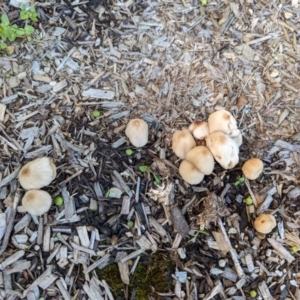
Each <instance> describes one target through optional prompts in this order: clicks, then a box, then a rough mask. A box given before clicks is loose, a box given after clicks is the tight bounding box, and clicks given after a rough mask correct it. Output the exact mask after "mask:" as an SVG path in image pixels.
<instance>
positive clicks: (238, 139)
mask: <svg viewBox="0 0 300 300" xmlns="http://www.w3.org/2000/svg"><path fill="white" fill-rule="evenodd" d="M231 138H232V139H233V140H234V141H235V143H236V144H237V145H238V147H240V146H241V145H242V143H243V135H242V133H241V132H240V131H239V134H238V135H237V136H231Z"/></svg>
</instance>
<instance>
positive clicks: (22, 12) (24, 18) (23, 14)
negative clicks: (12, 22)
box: [20, 11, 28, 20]
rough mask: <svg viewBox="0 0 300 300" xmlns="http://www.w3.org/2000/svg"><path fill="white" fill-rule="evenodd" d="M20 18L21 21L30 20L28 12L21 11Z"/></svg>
mask: <svg viewBox="0 0 300 300" xmlns="http://www.w3.org/2000/svg"><path fill="white" fill-rule="evenodd" d="M20 18H21V20H27V19H28V14H27V12H26V11H21V13H20Z"/></svg>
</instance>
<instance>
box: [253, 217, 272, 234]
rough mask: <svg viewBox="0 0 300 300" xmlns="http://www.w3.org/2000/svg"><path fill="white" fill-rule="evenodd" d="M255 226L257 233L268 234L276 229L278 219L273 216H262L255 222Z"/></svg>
mask: <svg viewBox="0 0 300 300" xmlns="http://www.w3.org/2000/svg"><path fill="white" fill-rule="evenodd" d="M253 226H254V228H255V230H256V231H258V232H260V233H263V234H268V233H270V232H271V231H272V230H273V229H274V228H275V227H276V219H275V217H274V216H273V215H270V214H261V215H259V216H258V217H257V218H256V219H255V220H254V223H253Z"/></svg>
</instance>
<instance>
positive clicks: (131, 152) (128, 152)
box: [125, 149, 134, 156]
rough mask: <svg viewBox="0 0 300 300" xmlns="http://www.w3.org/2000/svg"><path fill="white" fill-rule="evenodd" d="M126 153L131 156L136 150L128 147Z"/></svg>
mask: <svg viewBox="0 0 300 300" xmlns="http://www.w3.org/2000/svg"><path fill="white" fill-rule="evenodd" d="M125 153H126V155H128V156H130V155H132V154H133V153H134V151H133V150H131V149H126V150H125Z"/></svg>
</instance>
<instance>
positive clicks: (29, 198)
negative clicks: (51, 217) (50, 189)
mask: <svg viewBox="0 0 300 300" xmlns="http://www.w3.org/2000/svg"><path fill="white" fill-rule="evenodd" d="M51 204H52V198H51V196H50V195H49V193H47V192H45V191H42V190H30V191H27V192H26V193H25V195H24V196H23V198H22V205H23V207H24V209H25V210H26V211H27V212H29V213H30V214H31V215H33V216H41V215H43V214H44V213H46V212H47V211H48V210H49V209H50V207H51Z"/></svg>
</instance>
